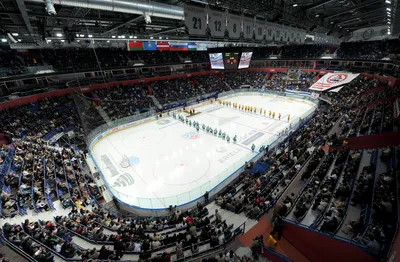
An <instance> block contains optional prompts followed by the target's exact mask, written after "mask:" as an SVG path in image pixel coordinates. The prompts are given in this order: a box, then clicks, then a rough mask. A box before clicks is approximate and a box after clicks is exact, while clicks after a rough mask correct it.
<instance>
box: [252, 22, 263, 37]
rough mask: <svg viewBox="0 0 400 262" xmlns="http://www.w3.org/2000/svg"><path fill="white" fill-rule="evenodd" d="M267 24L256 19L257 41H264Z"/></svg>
mask: <svg viewBox="0 0 400 262" xmlns="http://www.w3.org/2000/svg"><path fill="white" fill-rule="evenodd" d="M264 29H265V22H264V21H258V20H256V19H255V23H254V32H255V35H256V40H263V39H264V34H265V30H264Z"/></svg>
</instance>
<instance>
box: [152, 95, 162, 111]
mask: <svg viewBox="0 0 400 262" xmlns="http://www.w3.org/2000/svg"><path fill="white" fill-rule="evenodd" d="M149 97H151V99H152V100H153V103H154V104H155V105H156V107H157V108H158V109H160V110H161V109H162V108H163V107H162V105H161V103H160V101H158V99H157V98H156V96H155V95H152V96H149Z"/></svg>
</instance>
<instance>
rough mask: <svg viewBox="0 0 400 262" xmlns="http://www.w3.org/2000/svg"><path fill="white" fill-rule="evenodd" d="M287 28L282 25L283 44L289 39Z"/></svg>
mask: <svg viewBox="0 0 400 262" xmlns="http://www.w3.org/2000/svg"><path fill="white" fill-rule="evenodd" d="M288 29H289V28H288V27H287V26H284V25H282V38H283V42H288V39H289V32H288Z"/></svg>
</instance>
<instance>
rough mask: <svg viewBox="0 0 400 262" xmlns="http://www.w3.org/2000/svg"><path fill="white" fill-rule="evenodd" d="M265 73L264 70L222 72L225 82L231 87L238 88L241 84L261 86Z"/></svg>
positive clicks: (254, 86) (247, 86)
mask: <svg viewBox="0 0 400 262" xmlns="http://www.w3.org/2000/svg"><path fill="white" fill-rule="evenodd" d="M266 75H267V73H265V72H240V73H238V72H225V73H223V74H222V76H223V79H224V81H225V83H226V84H227V85H228V86H229V87H230V88H231V89H239V88H240V87H241V86H245V87H246V88H249V86H250V87H251V88H261V87H262V86H263V84H264V81H265V77H266Z"/></svg>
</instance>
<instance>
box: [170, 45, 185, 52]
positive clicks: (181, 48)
mask: <svg viewBox="0 0 400 262" xmlns="http://www.w3.org/2000/svg"><path fill="white" fill-rule="evenodd" d="M187 50H188V44H187V43H169V51H187Z"/></svg>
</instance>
